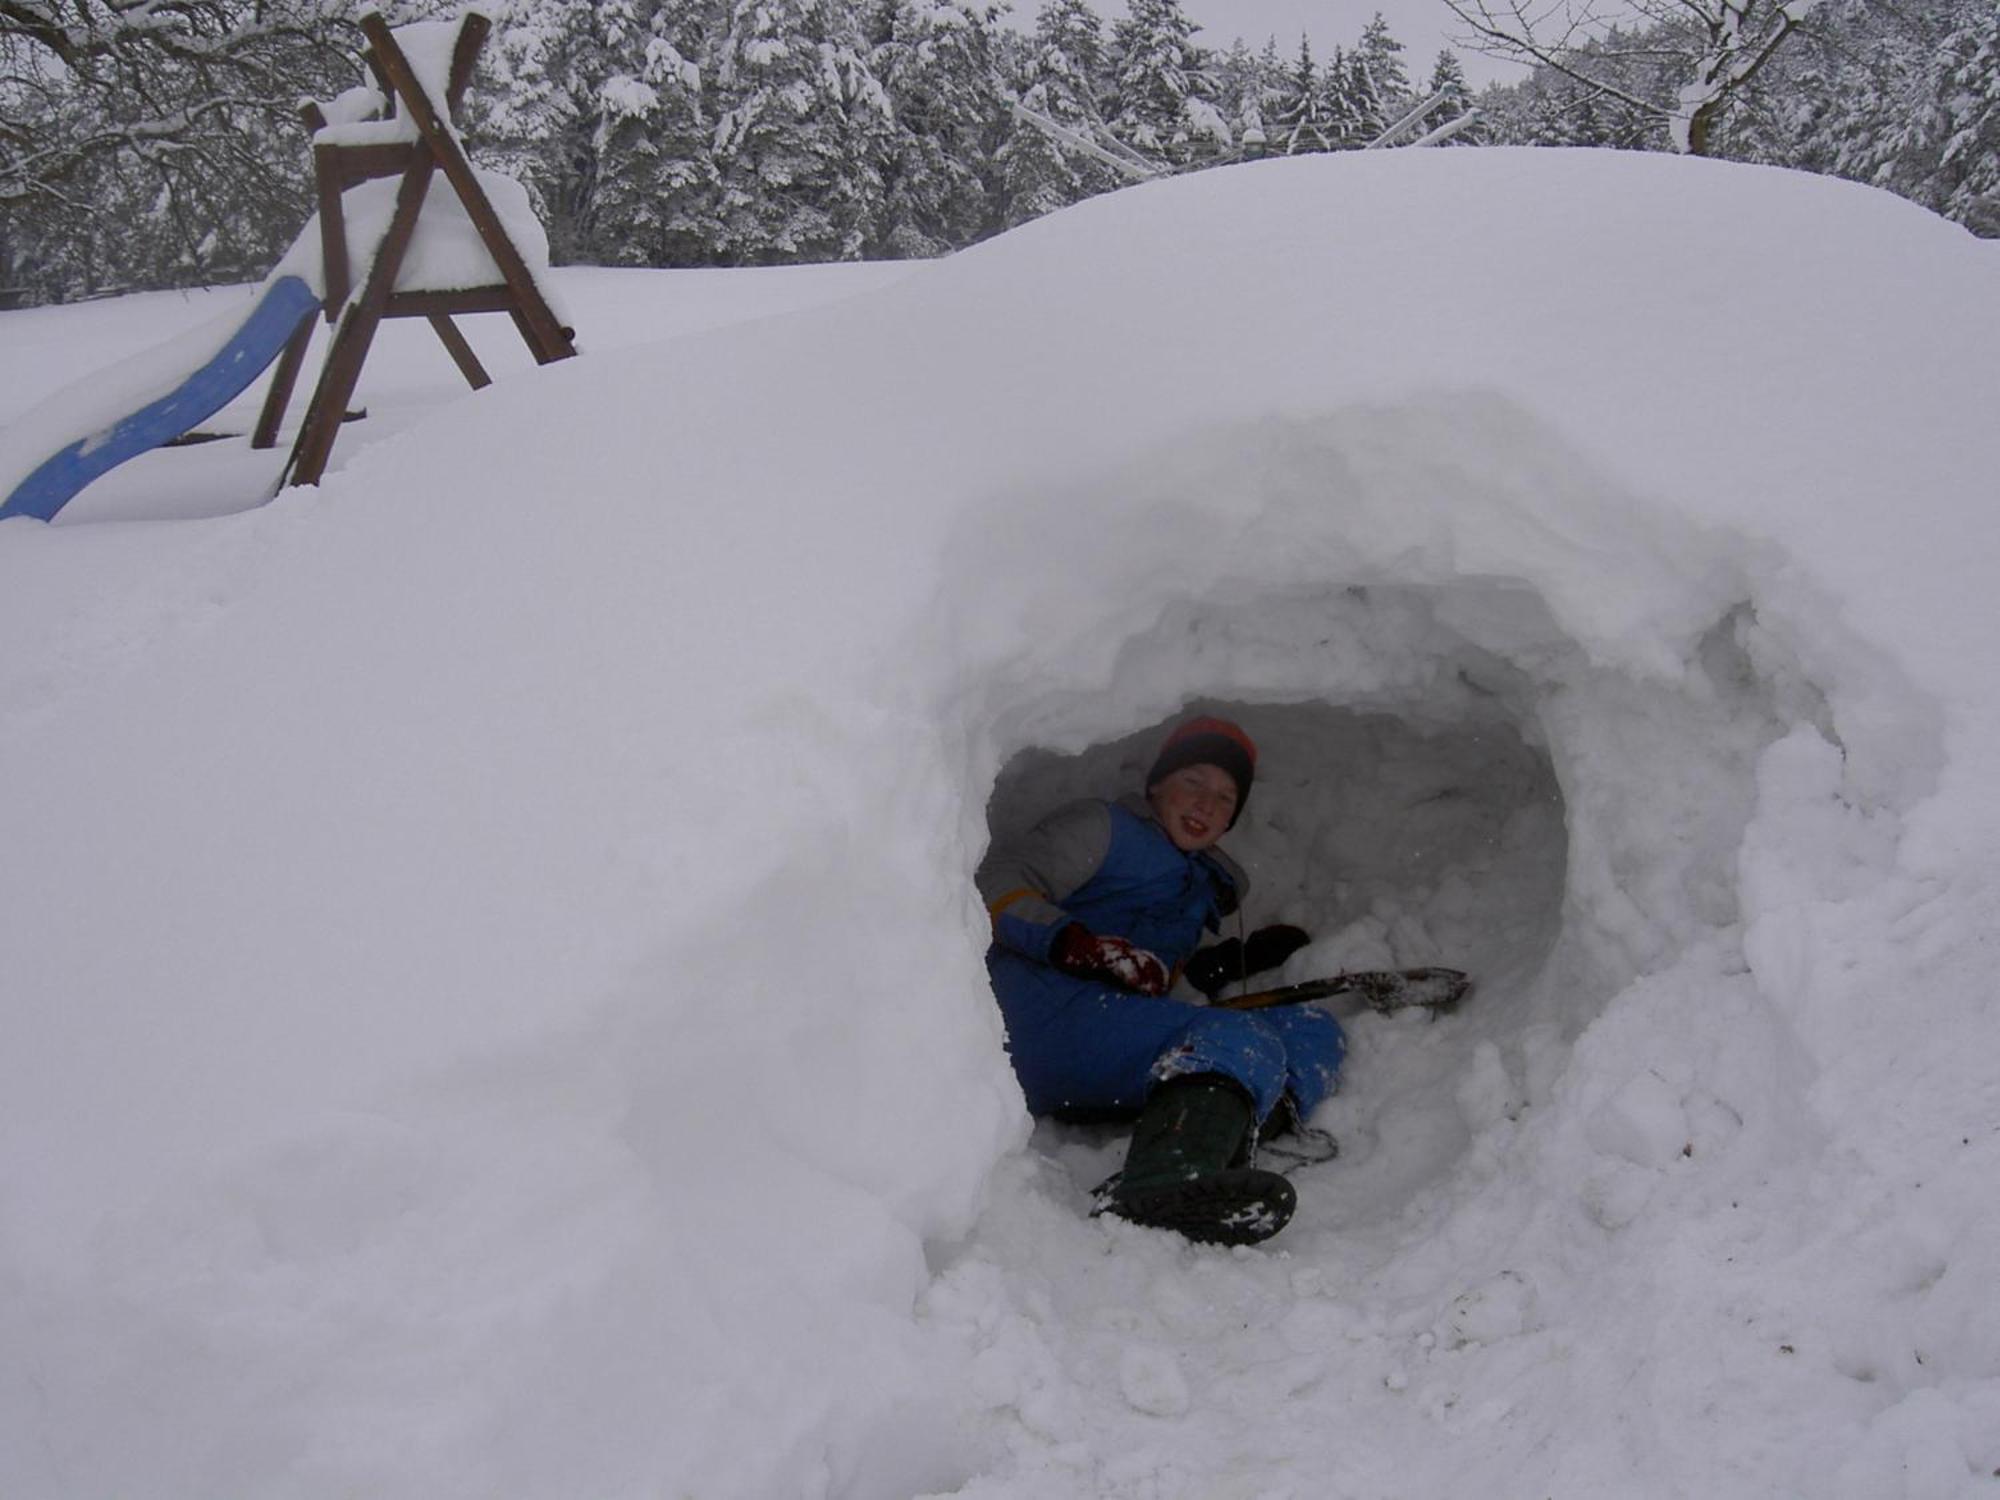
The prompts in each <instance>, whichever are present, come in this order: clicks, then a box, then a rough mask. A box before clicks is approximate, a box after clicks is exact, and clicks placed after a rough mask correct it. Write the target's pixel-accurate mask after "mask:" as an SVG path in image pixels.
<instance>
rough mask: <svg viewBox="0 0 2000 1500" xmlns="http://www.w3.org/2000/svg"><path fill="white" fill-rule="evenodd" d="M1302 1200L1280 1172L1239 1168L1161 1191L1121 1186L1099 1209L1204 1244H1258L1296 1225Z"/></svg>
mask: <svg viewBox="0 0 2000 1500" xmlns="http://www.w3.org/2000/svg"><path fill="white" fill-rule="evenodd" d="M1298 1201H1299V1199H1298V1194H1297V1193H1296V1192H1294V1191H1293V1189H1292V1185H1291V1184H1290V1183H1289V1182H1287V1181H1286V1180H1285V1179H1284V1178H1282V1177H1280V1176H1279V1175H1278V1174H1277V1173H1275V1172H1263V1171H1259V1170H1257V1169H1256V1168H1254V1167H1236V1168H1231V1169H1229V1170H1227V1171H1222V1172H1211V1173H1210V1174H1208V1175H1207V1176H1205V1177H1197V1178H1194V1179H1193V1180H1191V1181H1188V1182H1171V1183H1166V1184H1164V1185H1162V1186H1160V1187H1155V1188H1144V1189H1139V1190H1128V1189H1125V1188H1124V1187H1123V1186H1122V1185H1121V1186H1120V1187H1119V1188H1118V1189H1117V1190H1115V1191H1114V1192H1113V1194H1112V1195H1111V1197H1110V1199H1109V1201H1108V1202H1106V1203H1105V1204H1104V1206H1103V1208H1102V1209H1101V1210H1099V1211H1100V1212H1103V1213H1110V1214H1116V1215H1117V1216H1118V1217H1119V1218H1121V1219H1127V1220H1130V1221H1131V1222H1132V1223H1134V1224H1143V1225H1145V1226H1146V1227H1147V1228H1149V1229H1171V1230H1173V1231H1174V1232H1175V1233H1176V1234H1178V1235H1180V1236H1182V1237H1183V1238H1184V1239H1189V1240H1193V1241H1194V1242H1195V1243H1196V1244H1198V1245H1256V1244H1261V1243H1262V1242H1263V1241H1265V1240H1268V1239H1269V1238H1270V1237H1271V1236H1272V1235H1274V1234H1276V1233H1277V1232H1278V1231H1279V1230H1280V1229H1283V1228H1284V1227H1285V1226H1286V1225H1287V1224H1289V1223H1290V1222H1291V1220H1292V1212H1293V1210H1294V1209H1296V1208H1297V1207H1298Z"/></svg>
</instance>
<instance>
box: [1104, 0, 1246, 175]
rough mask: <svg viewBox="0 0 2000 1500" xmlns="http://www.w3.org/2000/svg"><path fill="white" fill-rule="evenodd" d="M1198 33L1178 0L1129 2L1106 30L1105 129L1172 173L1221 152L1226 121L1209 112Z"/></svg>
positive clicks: (1211, 90)
mask: <svg viewBox="0 0 2000 1500" xmlns="http://www.w3.org/2000/svg"><path fill="white" fill-rule="evenodd" d="M1198 29H1199V28H1198V27H1196V25H1195V23H1194V22H1193V21H1192V20H1190V19H1189V17H1188V14H1187V12H1186V11H1184V10H1183V9H1181V5H1180V0H1131V13H1130V14H1129V15H1128V16H1126V17H1125V19H1123V20H1121V21H1119V22H1117V23H1116V25H1114V26H1113V27H1112V56H1113V67H1114V70H1115V73H1114V76H1115V80H1116V99H1117V109H1116V113H1115V114H1114V115H1113V118H1112V121H1111V128H1112V130H1113V132H1114V133H1115V134H1116V135H1117V136H1118V138H1119V139H1120V140H1122V141H1124V142H1125V143H1126V144H1127V145H1128V146H1130V147H1132V148H1133V149H1134V150H1135V151H1138V152H1139V153H1140V154H1141V155H1143V156H1147V157H1150V158H1151V159H1153V160H1155V161H1160V162H1163V163H1165V164H1166V165H1168V166H1170V167H1174V168H1183V167H1188V166H1193V165H1196V164H1198V163H1200V162H1203V161H1206V160H1211V159H1213V158H1214V157H1215V156H1216V155H1217V154H1218V153H1219V152H1222V151H1224V150H1227V149H1228V147H1229V146H1230V144H1231V142H1230V140H1229V126H1228V122H1227V121H1225V120H1224V119H1223V117H1222V112H1221V111H1220V110H1219V109H1217V108H1216V106H1215V85H1214V81H1213V80H1212V79H1211V78H1210V77H1209V74H1208V60H1207V57H1206V54H1205V53H1204V51H1203V49H1202V48H1200V47H1198V46H1196V45H1195V42H1194V34H1195V32H1196V31H1197V30H1198Z"/></svg>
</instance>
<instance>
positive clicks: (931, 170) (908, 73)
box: [869, 0, 1006, 259]
mask: <svg viewBox="0 0 2000 1500" xmlns="http://www.w3.org/2000/svg"><path fill="white" fill-rule="evenodd" d="M994 19H995V13H994V11H993V10H992V9H991V8H988V7H978V8H975V7H974V6H973V5H970V4H965V3H955V0H880V3H879V4H878V5H877V7H876V9H875V12H874V18H873V23H872V25H871V36H870V40H871V42H872V43H873V46H872V50H871V52H870V56H869V64H870V67H871V68H872V70H873V72H874V74H875V76H876V77H877V78H878V79H879V80H880V81H881V84H882V87H883V88H884V89H885V90H886V91H887V93H888V97H889V100H890V105H891V109H892V114H893V122H894V129H893V131H892V133H891V135H890V137H889V140H888V142H887V156H886V158H885V160H884V162H883V165H882V170H881V177H882V192H883V201H882V206H881V209H880V211H879V213H878V215H877V222H876V239H875V242H874V244H873V246H872V247H871V249H872V253H874V254H877V255H880V256H884V257H887V258H890V259H904V258H908V257H914V256H928V255H938V254H942V253H943V252H944V251H947V250H954V249H957V248H959V247H960V246H963V245H969V244H971V243H973V241H975V240H977V239H980V238H982V237H983V236H985V235H986V234H989V233H991V232H992V230H994V229H995V228H997V227H998V210H997V207H996V198H997V193H996V191H995V190H994V189H993V188H992V187H991V186H990V183H991V182H992V179H993V178H994V177H995V175H996V168H995V166H994V161H993V157H994V153H995V152H996V151H997V150H998V148H999V144H1000V142H1001V140H1002V139H1003V138H1004V133H1005V129H1006V126H1005V124H1004V123H1003V120H1002V115H1003V105H1002V100H1003V98H1004V97H1005V93H1006V85H1005V84H1004V82H1003V81H1002V80H1001V79H1000V77H999V75H998V70H997V64H996V49H995V47H994V42H993V30H994Z"/></svg>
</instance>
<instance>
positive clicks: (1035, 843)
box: [973, 801, 1111, 959]
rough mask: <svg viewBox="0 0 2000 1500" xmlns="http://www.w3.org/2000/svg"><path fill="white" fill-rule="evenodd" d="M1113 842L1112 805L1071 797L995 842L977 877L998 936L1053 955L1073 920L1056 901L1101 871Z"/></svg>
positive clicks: (1003, 942)
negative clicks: (1061, 934)
mask: <svg viewBox="0 0 2000 1500" xmlns="http://www.w3.org/2000/svg"><path fill="white" fill-rule="evenodd" d="M1110 848H1111V809H1110V808H1109V807H1108V806H1106V805H1105V804H1104V803H1102V802H1098V801H1084V802H1070V803H1065V804H1064V805H1063V806H1061V807H1059V808H1057V809H1056V810H1055V811H1054V812H1052V813H1050V814H1049V815H1048V816H1047V817H1046V818H1043V819H1042V821H1041V822H1039V823H1037V824H1036V825H1035V826H1034V827H1033V828H1031V829H1029V830H1028V831H1027V832H1026V833H1024V834H1021V835H1020V836H1018V837H1016V838H1011V839H1005V840H1000V841H997V842H995V843H994V845H993V847H992V848H991V849H989V850H987V852H986V858H985V859H984V860H982V861H981V862H980V865H979V871H978V873H977V874H976V875H974V877H973V883H974V884H975V885H977V886H978V887H979V896H980V899H981V900H982V901H984V902H985V903H986V909H987V911H988V912H990V913H991V914H992V917H993V938H994V941H995V942H997V943H999V944H1000V946H1001V947H1003V948H1011V949H1013V950H1014V951H1015V952H1016V953H1022V954H1026V955H1027V956H1028V957H1029V958H1037V959H1045V958H1047V957H1048V953H1049V944H1050V943H1051V942H1052V941H1054V939H1055V935H1056V934H1057V933H1058V932H1060V931H1062V929H1063V928H1064V927H1065V926H1067V925H1068V924H1069V920H1070V919H1069V916H1068V914H1067V913H1065V912H1064V911H1063V909H1062V908H1061V907H1060V906H1058V905H1057V904H1056V903H1057V902H1059V901H1061V900H1062V899H1063V898H1064V897H1065V896H1068V895H1069V894H1070V893H1071V892H1072V891H1075V890H1076V889H1077V888H1078V887H1080V886H1081V885H1082V884H1083V883H1084V882H1085V881H1087V880H1089V879H1090V877H1091V876H1093V875H1095V874H1096V873H1097V871H1098V869H1099V867H1101V866H1102V865H1103V863H1104V856H1105V854H1106V853H1108V852H1109V851H1110Z"/></svg>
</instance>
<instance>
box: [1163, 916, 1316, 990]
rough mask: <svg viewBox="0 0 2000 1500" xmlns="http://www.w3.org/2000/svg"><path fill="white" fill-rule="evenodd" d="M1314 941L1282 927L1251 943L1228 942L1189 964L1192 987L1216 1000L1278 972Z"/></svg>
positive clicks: (1253, 938)
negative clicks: (1245, 981) (1237, 986)
mask: <svg viewBox="0 0 2000 1500" xmlns="http://www.w3.org/2000/svg"><path fill="white" fill-rule="evenodd" d="M1311 941H1312V938H1311V937H1310V936H1308V935H1307V933H1306V932H1305V930H1304V929H1303V928H1299V927H1289V926H1286V925H1285V924H1283V923H1278V924H1275V925H1273V926H1270V927H1259V928H1258V929H1257V930H1256V931H1255V932H1253V933H1251V934H1250V937H1249V940H1248V941H1240V940H1238V939H1236V938H1224V939H1223V940H1222V941H1221V942H1219V943H1214V944H1211V945H1210V946H1209V947H1206V948H1204V949H1202V950H1201V951H1200V952H1199V953H1197V954H1195V956H1194V957H1193V958H1190V959H1189V960H1188V961H1187V966H1186V968H1185V969H1184V970H1182V972H1183V973H1185V974H1186V975H1187V980H1188V983H1189V984H1191V985H1193V986H1194V987H1195V988H1196V989H1198V990H1200V991H1201V992H1202V993H1203V994H1204V995H1206V996H1207V997H1208V998H1209V999H1211V1000H1213V999H1214V998H1215V997H1216V996H1217V995H1220V994H1221V993H1222V992H1223V991H1224V990H1225V989H1227V988H1228V987H1229V986H1230V985H1232V984H1235V983H1236V982H1237V981H1238V980H1241V979H1248V978H1249V977H1250V976H1251V975H1252V974H1261V973H1263V972H1264V971H1265V970H1266V969H1275V968H1277V967H1278V965H1279V964H1281V963H1283V962H1284V961H1285V960H1286V959H1288V958H1290V957H1291V956H1292V955H1293V954H1294V953H1296V952H1298V951H1299V949H1301V948H1303V947H1305V945H1306V944H1307V943H1309V942H1311Z"/></svg>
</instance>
